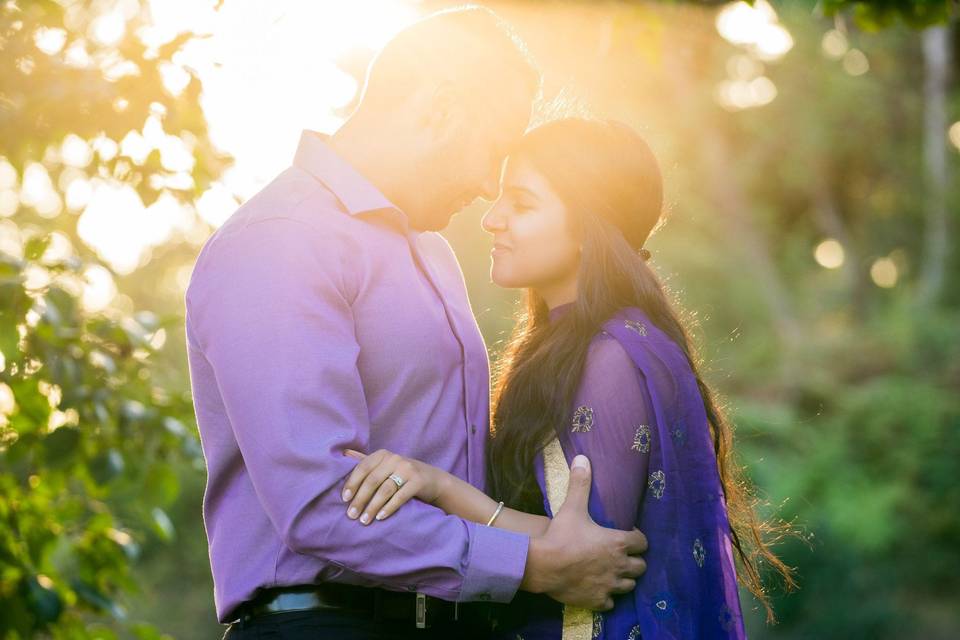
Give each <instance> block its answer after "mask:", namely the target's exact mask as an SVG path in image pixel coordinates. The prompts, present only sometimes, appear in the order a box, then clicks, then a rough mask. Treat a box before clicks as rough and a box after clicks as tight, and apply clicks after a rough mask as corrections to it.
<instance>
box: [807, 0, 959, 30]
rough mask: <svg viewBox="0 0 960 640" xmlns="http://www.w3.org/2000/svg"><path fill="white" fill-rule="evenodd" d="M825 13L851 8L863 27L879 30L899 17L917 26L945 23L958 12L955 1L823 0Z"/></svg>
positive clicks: (889, 25) (836, 12)
mask: <svg viewBox="0 0 960 640" xmlns="http://www.w3.org/2000/svg"><path fill="white" fill-rule="evenodd" d="M820 4H821V5H822V6H823V12H824V14H825V15H828V16H833V15H836V14H838V13H840V12H843V11H847V10H849V11H850V12H851V13H852V14H853V19H854V21H855V22H856V23H857V26H859V27H860V28H861V29H864V30H867V31H879V30H880V29H885V28H888V27H891V26H893V25H895V24H896V23H897V22H898V21H899V20H902V21H903V22H904V23H905V24H907V25H909V26H910V27H912V28H914V29H922V28H924V27H929V26H931V25H934V24H943V23H945V22H947V21H948V20H949V19H950V18H951V17H952V16H955V15H956V12H957V3H956V2H955V1H954V0H870V1H869V2H866V1H864V0H823V2H821V3H820Z"/></svg>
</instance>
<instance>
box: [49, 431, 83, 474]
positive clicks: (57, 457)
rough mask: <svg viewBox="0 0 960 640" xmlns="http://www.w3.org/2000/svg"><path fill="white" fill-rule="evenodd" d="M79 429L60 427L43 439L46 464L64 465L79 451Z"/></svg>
mask: <svg viewBox="0 0 960 640" xmlns="http://www.w3.org/2000/svg"><path fill="white" fill-rule="evenodd" d="M79 444H80V430H79V429H77V428H76V427H67V426H65V427H60V428H59V429H57V430H56V431H54V432H53V433H51V434H50V435H48V436H47V437H45V438H44V439H43V446H44V450H45V451H46V456H45V457H46V461H47V464H49V465H51V466H53V467H62V466H64V465H66V464H67V463H68V462H69V460H70V458H71V457H72V456H74V455H75V454H76V453H77V452H78V451H79Z"/></svg>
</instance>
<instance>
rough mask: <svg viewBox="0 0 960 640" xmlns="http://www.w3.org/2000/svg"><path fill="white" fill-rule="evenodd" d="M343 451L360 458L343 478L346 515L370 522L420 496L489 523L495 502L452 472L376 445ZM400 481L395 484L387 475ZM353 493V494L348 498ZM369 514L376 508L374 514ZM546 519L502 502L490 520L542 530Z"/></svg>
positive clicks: (512, 528) (497, 524) (505, 526)
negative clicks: (363, 450)
mask: <svg viewBox="0 0 960 640" xmlns="http://www.w3.org/2000/svg"><path fill="white" fill-rule="evenodd" d="M346 455H349V456H351V457H353V458H356V459H358V460H360V463H359V464H358V465H357V466H356V467H355V468H354V470H353V471H352V472H351V474H350V476H349V477H348V478H347V481H346V483H345V484H344V489H343V496H342V497H343V500H344V501H345V502H346V501H348V500H350V506H349V507H348V511H347V517H349V518H351V519H358V518H359V521H360V523H361V524H364V525H368V524H371V523H372V522H373V521H374V520H384V519H386V518H389V517H390V516H391V515H392V514H393V513H395V512H396V511H397V509H399V508H400V507H401V506H402V505H403V504H404V503H405V502H407V501H409V500H410V499H411V498H418V499H420V500H422V501H424V502H429V503H431V504H433V505H435V506H437V507H439V508H440V509H442V510H443V511H445V512H447V513H449V514H451V515H456V516H459V517H461V518H463V519H465V520H470V521H471V522H477V523H480V524H487V522H488V521H489V520H490V517H491V516H493V514H494V513H495V512H496V510H497V507H498V506H499V503H498V502H496V501H494V500H493V499H492V498H490V497H489V496H488V495H486V494H485V493H483V492H482V491H480V490H479V489H477V488H476V487H474V486H473V485H472V484H470V483H468V482H465V481H463V480H461V479H460V478H458V477H456V476H454V475H453V474H450V473H447V472H446V471H444V470H442V469H438V468H437V467H434V466H432V465H429V464H427V463H425V462H421V461H419V460H414V459H411V458H405V457H404V456H401V455H398V454H395V453H392V452H390V451H387V450H385V449H380V450H379V451H376V452H374V453H372V454H370V455H365V454H363V453H360V452H359V451H353V450H351V449H348V450H347V451H346ZM392 474H395V475H396V476H398V477H399V478H401V479H402V481H403V486H401V487H398V486H397V484H396V482H394V481H393V480H391V479H390V476H391V475H392ZM351 498H352V500H351ZM373 514H376V516H374V515H373ZM549 522H550V519H549V518H547V517H545V516H537V515H533V514H530V513H524V512H522V511H517V510H515V509H509V508H507V507H504V508H503V509H502V510H501V511H500V514H499V515H498V516H497V518H496V520H494V522H493V525H492V526H495V527H499V528H500V529H506V530H508V531H515V532H518V533H525V534H527V535H530V536H541V535H543V533H544V532H545V531H546V530H547V525H548V524H549Z"/></svg>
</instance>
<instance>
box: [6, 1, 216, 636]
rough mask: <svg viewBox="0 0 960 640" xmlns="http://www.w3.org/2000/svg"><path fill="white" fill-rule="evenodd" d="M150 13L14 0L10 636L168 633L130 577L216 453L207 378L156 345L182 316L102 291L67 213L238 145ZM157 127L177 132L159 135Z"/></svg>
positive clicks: (167, 188)
mask: <svg viewBox="0 0 960 640" xmlns="http://www.w3.org/2000/svg"><path fill="white" fill-rule="evenodd" d="M108 8H109V9H111V11H106V10H105V9H108ZM148 24H149V16H148V14H147V10H146V8H145V7H143V6H141V5H140V4H139V3H138V2H125V3H119V4H115V5H114V4H111V5H110V6H109V7H108V6H107V4H106V3H103V2H81V3H64V4H61V3H57V2H52V1H45V0H37V1H28V2H16V1H12V0H11V1H6V2H3V3H0V174H3V175H2V176H0V177H2V179H3V181H4V184H3V185H2V188H0V195H2V197H0V200H2V203H0V206H2V207H3V208H4V211H3V212H2V214H3V216H6V219H3V218H0V637H3V638H4V639H11V638H26V637H31V636H33V635H34V634H37V633H41V632H42V633H44V634H45V635H50V636H52V637H58V638H66V637H69V638H87V637H90V638H93V637H96V638H111V637H116V636H115V633H116V631H117V630H118V629H119V628H125V629H126V632H125V633H126V634H127V635H129V634H130V633H132V634H134V635H136V636H137V637H141V638H155V637H159V636H158V633H157V632H156V631H154V630H153V629H152V628H151V627H150V626H149V625H145V624H140V623H137V622H136V621H130V620H128V619H127V615H126V612H125V610H124V607H123V606H122V605H121V604H120V601H119V596H120V595H122V594H123V592H125V591H135V590H136V589H137V588H138V585H137V581H136V580H135V579H134V576H133V573H132V572H131V566H132V564H133V563H134V561H135V560H136V559H137V557H138V556H139V554H140V549H141V548H142V545H143V544H145V543H148V542H150V540H151V538H152V539H159V540H166V541H169V540H172V539H173V536H174V535H175V527H174V525H173V523H172V522H171V519H170V517H169V516H168V515H167V513H166V511H165V509H168V508H169V507H170V506H171V505H172V504H173V502H174V500H175V499H176V497H177V493H178V479H177V477H178V469H181V468H184V467H188V468H189V467H191V466H194V467H195V466H197V465H198V464H200V463H201V462H202V460H201V456H200V449H199V444H198V441H197V439H196V435H195V429H194V428H192V426H188V425H190V424H191V422H192V420H193V417H192V407H191V405H190V399H189V395H188V394H186V393H184V392H183V384H182V381H181V382H180V383H179V384H168V382H169V377H170V376H171V375H173V376H179V377H181V378H182V377H183V376H182V367H180V366H176V367H174V368H173V369H172V370H166V369H165V368H163V367H161V366H158V364H157V359H158V356H159V355H160V353H159V351H158V350H159V349H160V348H161V347H162V345H163V343H164V340H165V336H166V334H167V332H168V331H169V332H175V331H177V325H179V323H180V320H179V318H177V317H176V316H170V317H166V316H157V315H156V314H154V313H151V312H149V311H139V312H133V310H132V309H131V308H129V306H130V305H122V304H121V305H114V306H106V307H105V308H104V305H105V303H106V302H107V301H108V298H107V299H103V300H101V301H99V303H98V302H97V301H96V300H91V298H97V297H98V296H102V295H103V294H104V290H105V289H106V290H107V292H108V293H109V291H110V290H111V288H112V287H113V284H112V280H113V275H112V274H111V273H110V272H109V270H108V269H106V268H105V267H104V266H103V265H100V264H99V261H98V259H97V257H96V255H95V254H94V253H93V251H92V250H91V249H90V248H88V247H87V245H85V244H84V243H83V242H82V241H79V240H78V235H77V229H76V218H74V217H73V216H71V215H61V214H62V213H66V212H68V211H70V210H74V211H75V210H76V209H77V207H78V206H79V207H81V208H82V202H81V204H80V205H76V204H73V203H71V199H73V197H72V195H71V193H70V190H71V188H73V189H75V190H76V189H79V190H80V191H81V192H82V191H83V190H84V188H89V185H90V184H91V183H95V184H107V185H129V186H130V187H132V188H133V189H135V190H136V193H137V194H138V196H139V199H140V200H141V201H142V203H143V204H146V205H149V204H151V203H153V202H155V201H156V200H157V199H158V198H159V197H161V196H162V195H163V194H168V195H169V196H171V197H173V198H176V199H177V200H178V201H180V202H183V203H190V202H191V201H192V200H193V199H194V198H195V197H196V196H197V195H199V194H200V193H202V192H203V191H204V190H205V189H206V188H207V186H208V185H209V184H210V182H211V181H212V180H213V179H215V178H216V177H218V176H219V175H220V173H221V171H222V170H223V169H224V168H225V167H226V166H227V165H228V163H229V158H227V157H225V156H223V155H222V154H220V153H218V152H217V151H216V150H215V149H214V148H213V146H212V145H211V144H210V141H209V139H208V136H207V130H206V122H205V120H204V117H203V113H202V110H201V108H200V105H199V101H198V98H199V94H200V83H199V81H198V80H197V78H196V77H194V75H193V73H192V72H191V71H190V70H189V69H184V68H183V67H181V66H180V65H178V64H177V62H176V56H177V52H178V50H179V49H180V48H181V46H182V45H184V44H185V43H186V42H187V41H188V40H189V39H190V37H191V36H190V35H189V34H181V35H178V36H176V37H175V38H173V39H172V40H169V41H166V42H156V43H154V44H152V45H150V46H148V45H146V44H144V39H141V38H139V37H131V36H127V35H126V34H132V33H134V32H136V31H137V30H139V29H141V28H144V27H145V26H147V25H148ZM178 84H179V86H177V87H176V90H174V89H171V87H172V86H175V85H178ZM149 127H153V128H154V134H156V130H157V127H160V129H161V133H162V135H163V136H164V137H163V140H164V141H165V142H166V147H165V148H164V149H158V148H153V149H150V148H149V147H147V148H146V149H145V151H147V152H146V153H141V151H144V148H143V145H142V144H141V145H139V148H138V145H137V144H136V143H137V142H139V141H142V136H141V131H146V130H147V129H148V128H149ZM171 145H172V148H173V151H172V152H171V151H170V150H171ZM177 151H181V153H180V154H179V158H178V157H177V154H176V152H177ZM184 153H186V154H187V157H189V159H190V162H188V163H184V162H183V155H184ZM167 154H170V155H171V156H173V160H171V158H170V157H168V155H167ZM174 160H177V161H174ZM31 176H33V177H32V178H31ZM37 176H39V178H37ZM31 179H32V180H34V182H35V183H36V182H37V181H39V183H40V186H41V189H40V190H39V191H37V190H36V189H34V191H33V192H32V193H31V189H30V188H29V187H28V184H27V183H28V182H30V180H31ZM18 182H20V183H22V184H23V188H22V189H20V190H19V191H17V190H16V189H13V188H11V185H13V186H16V185H17V183H18ZM78 185H79V187H78ZM44 186H45V187H46V189H43V188H42V187H44ZM121 241H122V239H121ZM75 247H76V248H75ZM128 300H129V299H128ZM167 369H169V367H167Z"/></svg>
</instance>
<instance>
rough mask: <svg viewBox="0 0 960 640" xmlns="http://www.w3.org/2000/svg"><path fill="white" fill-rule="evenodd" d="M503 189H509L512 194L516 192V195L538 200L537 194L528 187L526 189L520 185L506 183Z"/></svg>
mask: <svg viewBox="0 0 960 640" xmlns="http://www.w3.org/2000/svg"><path fill="white" fill-rule="evenodd" d="M504 191H509V192H511V193H514V194H517V195H525V196H529V197H531V198H533V199H534V200H539V198H537V194H535V193H534V192H533V191H531V190H530V189H527V188H526V187H521V186H520V185H516V184H508V185H507V186H506V188H505V189H504Z"/></svg>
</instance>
